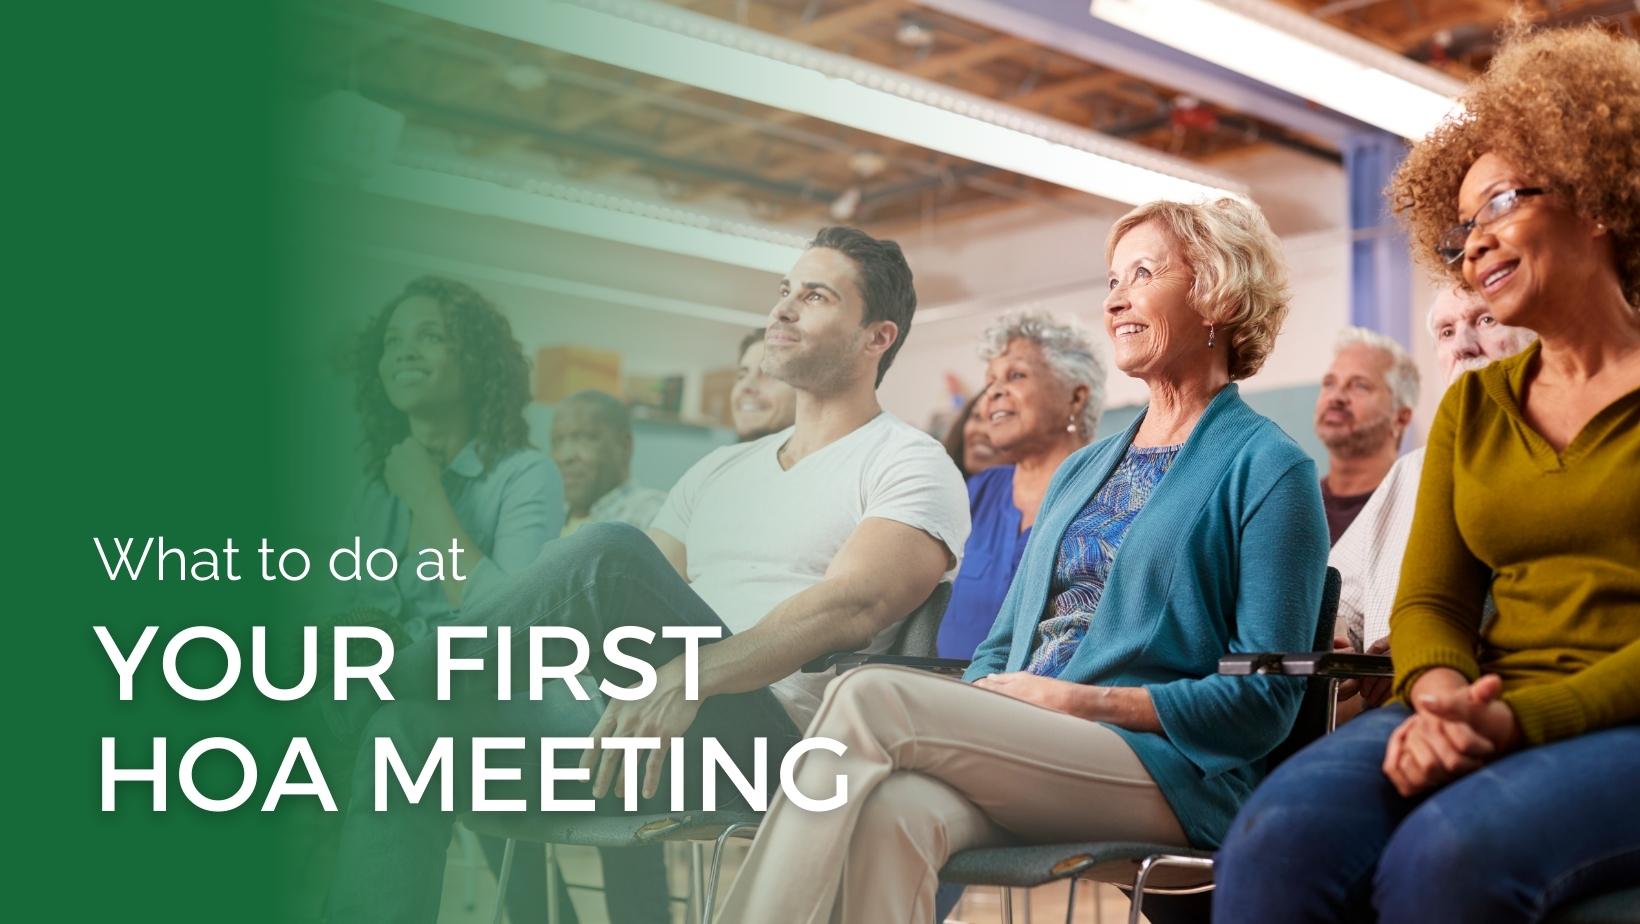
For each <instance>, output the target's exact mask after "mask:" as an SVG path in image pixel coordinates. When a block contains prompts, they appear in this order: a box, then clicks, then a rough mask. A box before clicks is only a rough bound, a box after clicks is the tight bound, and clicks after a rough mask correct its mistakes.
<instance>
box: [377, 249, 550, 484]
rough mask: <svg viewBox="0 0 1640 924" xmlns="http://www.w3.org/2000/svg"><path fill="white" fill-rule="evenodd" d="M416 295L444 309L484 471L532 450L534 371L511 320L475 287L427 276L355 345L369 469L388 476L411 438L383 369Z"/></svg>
mask: <svg viewBox="0 0 1640 924" xmlns="http://www.w3.org/2000/svg"><path fill="white" fill-rule="evenodd" d="M417 296H426V297H428V298H430V299H432V300H433V301H435V302H437V303H438V306H439V308H440V310H441V311H442V312H443V315H444V323H445V325H446V326H447V327H448V328H449V331H450V337H451V339H452V340H453V341H454V346H455V353H456V357H457V360H456V361H457V363H458V364H459V366H460V368H461V381H462V385H463V387H464V389H465V390H466V400H467V412H468V415H469V418H470V420H471V421H472V427H473V438H474V440H475V441H476V442H477V444H478V445H477V449H478V458H479V460H480V461H481V462H483V463H484V466H485V468H488V467H489V466H491V465H492V464H494V463H495V462H496V461H497V460H499V459H502V458H504V457H506V456H507V455H510V454H511V453H513V452H514V451H516V450H519V449H522V448H524V447H525V446H528V445H529V426H528V424H526V423H525V421H524V406H525V405H527V404H529V401H530V366H529V362H528V361H527V360H525V359H524V348H523V347H522V346H520V345H519V343H518V340H517V339H516V338H515V337H513V332H512V325H511V324H509V323H507V317H506V315H503V314H502V313H501V312H500V311H499V310H498V309H497V308H496V307H495V305H494V304H492V303H491V302H490V300H489V299H487V298H485V297H484V296H482V295H480V294H479V293H478V292H477V291H476V290H474V289H473V288H472V287H471V286H468V285H466V284H464V283H460V282H456V281H455V280H454V279H446V278H443V277H441V276H422V277H421V278H419V279H416V280H414V281H412V282H411V283H410V284H409V285H407V286H405V287H404V291H402V292H400V293H399V294H398V295H396V296H394V297H393V300H392V301H390V302H388V303H387V304H386V306H384V307H383V308H382V310H381V311H379V312H377V313H376V316H375V317H373V318H371V319H370V322H369V323H368V324H366V325H365V327H364V329H363V330H362V331H360V332H359V336H358V339H357V340H355V341H354V346H353V362H352V366H353V405H354V407H356V408H357V409H358V411H359V418H360V421H361V423H362V425H363V427H364V449H365V466H364V467H365V472H366V473H368V474H369V475H370V476H371V477H373V478H379V477H381V473H382V466H383V465H384V464H385V462H386V460H387V454H388V452H390V451H391V450H392V449H393V447H394V446H397V445H398V444H399V443H401V442H403V441H404V439H405V437H407V436H409V435H410V419H409V418H408V417H407V416H406V415H405V413H404V412H403V411H401V410H399V409H398V408H396V407H394V406H393V403H392V402H391V401H389V400H388V399H387V389H386V388H384V387H382V377H381V370H380V368H379V367H380V365H381V358H382V350H383V349H384V343H383V341H384V339H385V337H386V334H387V324H388V322H389V321H390V320H392V317H393V312H394V311H396V310H397V309H398V307H399V306H400V305H402V304H404V303H405V302H407V301H409V300H410V299H412V298H415V297H417Z"/></svg>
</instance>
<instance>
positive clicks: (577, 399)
mask: <svg viewBox="0 0 1640 924" xmlns="http://www.w3.org/2000/svg"><path fill="white" fill-rule="evenodd" d="M570 404H579V405H582V406H584V407H586V408H587V409H589V410H591V411H592V413H593V415H594V416H596V417H597V418H598V422H599V423H601V424H603V425H604V426H606V427H608V428H609V429H610V432H612V433H614V434H615V435H616V436H620V437H631V436H632V412H631V411H629V410H627V407H626V405H625V404H622V403H621V399H619V398H617V397H615V396H614V395H612V394H610V393H609V392H606V391H599V390H597V389H596V388H588V389H586V390H584V391H578V392H576V393H575V394H573V395H570V396H569V397H567V398H565V399H564V400H562V401H560V402H558V406H559V407H560V408H562V407H564V406H566V405H570Z"/></svg>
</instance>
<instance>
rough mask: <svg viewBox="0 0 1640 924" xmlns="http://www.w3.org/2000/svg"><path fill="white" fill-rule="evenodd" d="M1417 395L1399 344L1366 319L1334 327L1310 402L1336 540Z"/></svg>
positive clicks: (1375, 478)
mask: <svg viewBox="0 0 1640 924" xmlns="http://www.w3.org/2000/svg"><path fill="white" fill-rule="evenodd" d="M1417 403H1418V367H1417V366H1416V365H1414V364H1413V362H1412V357H1411V356H1409V355H1407V351H1406V350H1404V349H1402V348H1401V345H1400V344H1398V343H1396V342H1395V341H1394V340H1391V339H1390V338H1388V337H1385V336H1384V335H1383V334H1378V333H1374V332H1372V331H1370V330H1367V329H1366V328H1364V327H1346V328H1344V330H1343V331H1342V332H1341V333H1340V334H1339V335H1338V343H1337V346H1335V347H1334V350H1333V361H1332V365H1331V366H1330V367H1329V368H1328V369H1327V374H1326V375H1325V376H1323V377H1322V379H1321V394H1320V395H1319V396H1317V398H1316V402H1315V432H1316V435H1317V436H1319V437H1320V438H1321V444H1322V445H1323V446H1325V447H1326V448H1327V474H1325V475H1323V476H1321V502H1322V506H1323V507H1324V508H1325V509H1326V513H1327V533H1328V535H1329V536H1330V537H1331V539H1332V542H1333V544H1334V545H1337V544H1338V537H1340V536H1342V535H1344V530H1346V529H1348V528H1349V525H1350V523H1351V522H1352V521H1353V520H1354V519H1355V517H1356V515H1357V514H1359V513H1360V512H1361V508H1362V506H1364V505H1365V504H1366V502H1367V498H1369V497H1371V496H1372V492H1373V491H1374V490H1376V489H1377V488H1378V484H1379V482H1381V481H1383V480H1384V476H1385V475H1386V474H1388V472H1389V468H1390V466H1391V465H1394V464H1395V457H1396V456H1397V455H1399V454H1400V449H1401V436H1402V434H1404V433H1405V432H1406V428H1407V424H1408V423H1410V422H1411V421H1412V408H1413V406H1414V405H1416V404H1417Z"/></svg>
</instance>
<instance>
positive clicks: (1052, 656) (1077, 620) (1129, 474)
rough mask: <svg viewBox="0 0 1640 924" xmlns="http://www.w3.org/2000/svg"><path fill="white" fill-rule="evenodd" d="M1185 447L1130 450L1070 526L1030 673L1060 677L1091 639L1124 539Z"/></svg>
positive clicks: (1062, 542) (1028, 667) (1061, 546)
mask: <svg viewBox="0 0 1640 924" xmlns="http://www.w3.org/2000/svg"><path fill="white" fill-rule="evenodd" d="M1183 445H1184V444H1182V443H1180V444H1178V445H1174V446H1148V447H1143V448H1141V447H1138V446H1129V447H1128V450H1127V453H1126V454H1125V455H1123V456H1122V461H1121V462H1119V463H1117V466H1116V470H1115V471H1113V472H1111V474H1110V478H1109V479H1107V480H1106V481H1105V483H1104V485H1103V486H1102V487H1101V488H1100V489H1099V490H1098V491H1095V492H1094V494H1093V497H1092V499H1090V500H1089V501H1088V502H1087V504H1086V505H1085V506H1084V507H1083V508H1082V512H1081V513H1079V514H1077V515H1076V519H1074V520H1072V521H1071V525H1070V528H1069V529H1067V530H1065V537H1064V538H1063V539H1061V540H1060V542H1059V556H1058V558H1056V559H1055V560H1054V566H1053V582H1052V583H1051V584H1050V585H1049V588H1048V606H1047V610H1046V612H1044V613H1043V614H1042V621H1041V622H1040V623H1038V624H1037V627H1036V645H1035V647H1034V648H1033V649H1032V651H1031V659H1030V661H1029V662H1028V663H1027V664H1026V666H1025V669H1026V670H1028V671H1030V672H1031V673H1033V674H1038V675H1040V676H1043V677H1058V676H1059V674H1060V672H1061V671H1063V670H1064V669H1065V665H1066V664H1069V663H1070V660H1071V655H1073V654H1075V653H1076V646H1078V645H1080V644H1082V637H1083V636H1084V635H1087V634H1088V622H1089V620H1091V619H1092V618H1093V614H1094V612H1095V611H1096V610H1098V609H1099V598H1100V597H1101V596H1102V595H1103V594H1104V592H1105V579H1106V578H1107V577H1109V576H1110V567H1111V564H1112V563H1113V562H1115V561H1116V550H1117V548H1119V547H1120V546H1121V544H1122V538H1123V537H1124V536H1126V535H1127V531H1128V527H1129V526H1131V525H1133V519H1134V517H1137V516H1138V515H1139V511H1140V510H1143V509H1144V506H1145V502H1146V501H1148V500H1150V492H1151V490H1152V489H1154V488H1155V487H1156V483H1157V482H1159V481H1161V480H1162V476H1163V475H1165V474H1167V469H1168V467H1169V466H1171V465H1172V464H1173V460H1174V458H1176V457H1177V456H1178V454H1179V449H1180V448H1181V447H1182V446H1183Z"/></svg>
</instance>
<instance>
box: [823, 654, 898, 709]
mask: <svg viewBox="0 0 1640 924" xmlns="http://www.w3.org/2000/svg"><path fill="white" fill-rule="evenodd" d="M908 673H909V672H908V671H906V670H904V669H902V668H897V667H889V666H886V665H880V664H879V665H870V664H868V665H866V666H865V667H857V668H855V669H854V670H851V671H845V672H844V673H842V674H841V675H839V676H838V678H837V679H836V680H833V681H832V682H831V684H830V685H828V686H827V687H826V693H825V696H824V698H823V700H822V705H823V706H824V705H828V704H829V705H832V706H833V707H834V708H835V707H856V706H859V705H861V704H867V705H881V704H884V703H886V702H888V701H890V700H892V699H895V698H897V696H898V690H899V687H900V685H901V684H902V683H904V682H905V679H906V676H907V675H908Z"/></svg>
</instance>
